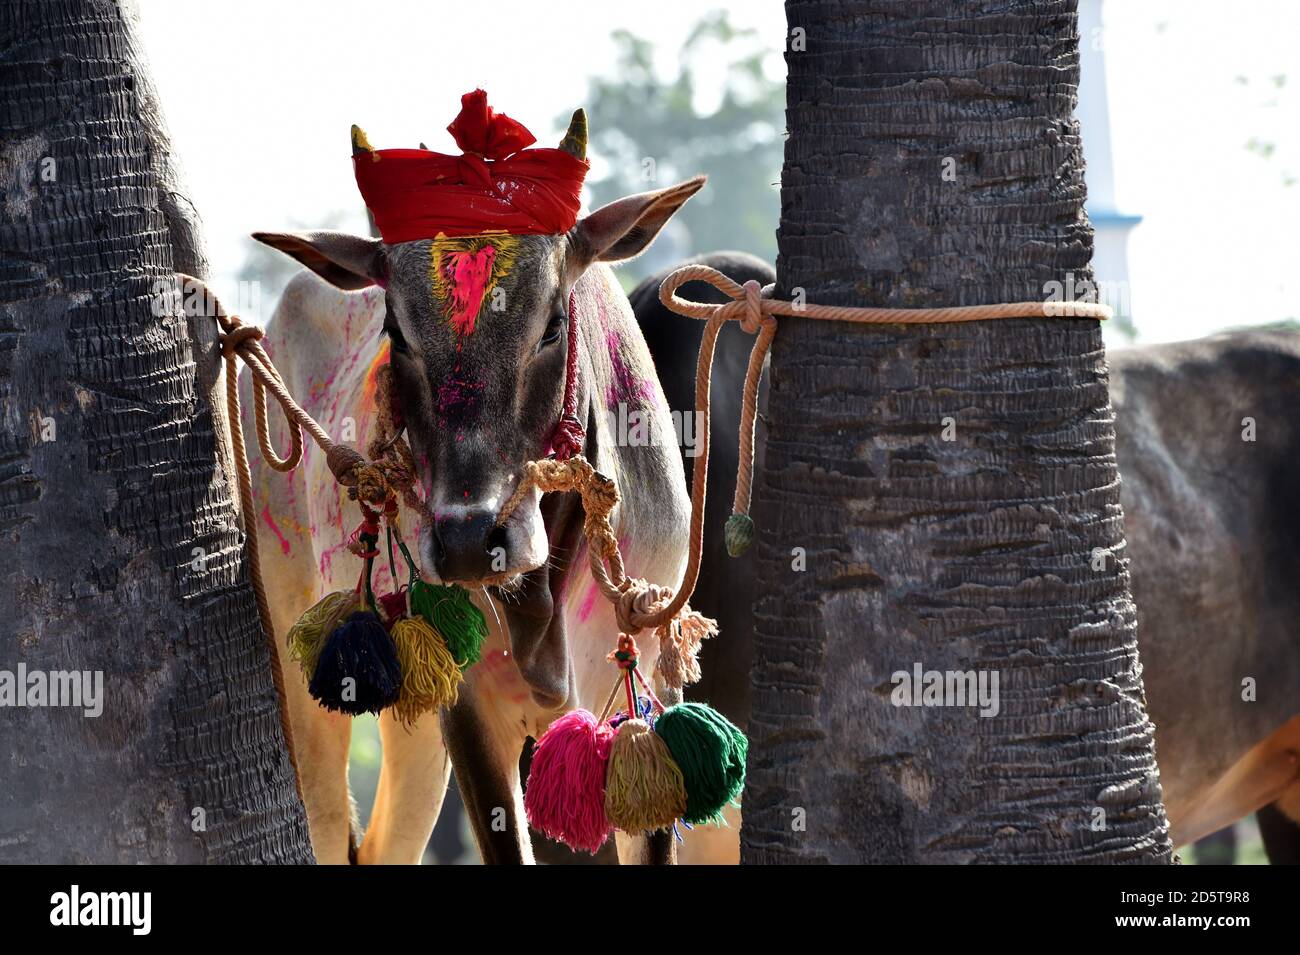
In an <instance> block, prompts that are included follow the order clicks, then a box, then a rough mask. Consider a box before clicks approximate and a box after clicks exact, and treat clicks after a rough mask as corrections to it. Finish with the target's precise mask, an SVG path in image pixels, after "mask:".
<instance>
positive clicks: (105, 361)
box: [0, 0, 311, 863]
mask: <svg viewBox="0 0 1300 955" xmlns="http://www.w3.org/2000/svg"><path fill="white" fill-rule="evenodd" d="M0 49H4V50H5V56H4V60H3V62H2V63H0V88H2V89H3V99H2V101H0V129H2V135H3V143H4V145H3V148H2V149H3V151H2V152H0V187H3V189H4V207H3V213H2V218H0V249H2V250H3V266H2V267H0V303H3V304H0V316H2V318H0V321H2V322H3V326H2V327H0V336H2V338H0V341H3V349H0V410H2V411H3V424H2V425H0V527H2V528H3V531H4V541H5V555H4V567H3V571H2V574H3V587H2V589H0V615H2V616H3V619H4V626H3V627H0V671H7V672H8V673H9V674H11V677H10V684H9V688H10V693H11V695H10V699H9V701H8V702H6V703H5V706H6V707H12V706H14V700H13V696H12V693H13V691H14V689H15V687H14V684H13V677H15V676H16V675H17V671H18V669H19V667H22V668H25V670H26V672H27V674H28V680H29V681H30V680H31V679H32V677H31V674H33V673H41V674H51V673H55V672H57V671H63V672H68V671H88V672H89V673H90V674H91V676H90V678H89V680H90V682H89V684H83V685H82V689H83V690H85V689H89V690H90V693H91V695H93V694H94V680H95V677H94V674H95V673H96V672H98V673H101V674H102V697H101V700H102V712H101V713H100V714H99V715H97V716H96V715H93V713H94V709H95V707H94V706H89V707H88V706H87V705H85V704H86V703H87V702H88V700H87V698H86V697H83V698H82V703H83V705H82V706H81V707H55V706H50V705H44V706H24V707H22V708H13V709H6V710H5V711H4V712H3V714H0V753H3V758H4V762H3V763H2V764H0V765H2V766H3V769H0V861H4V862H94V863H108V862H122V863H128V862H309V861H310V860H311V850H310V844H309V842H308V839H307V830H306V821H305V818H304V815H303V811H302V806H301V803H300V801H299V800H298V798H297V795H296V792H295V787H294V780H293V774H292V768H291V766H290V763H289V759H288V756H287V751H286V749H285V745H284V739H283V736H282V734H281V728H280V721H279V705H278V701H277V699H276V696H275V692H274V689H273V686H272V672H271V665H270V660H269V658H268V652H267V647H266V644H265V642H264V636H263V633H262V629H261V626H260V624H259V621H258V617H257V609H256V605H255V603H254V599H253V595H252V592H251V590H250V588H249V586H248V579H247V567H246V564H245V561H244V550H243V534H242V531H241V529H240V527H239V525H238V523H237V520H236V508H235V506H234V498H233V495H232V484H231V481H230V480H229V473H230V472H229V471H228V470H227V469H226V468H225V467H223V465H222V463H220V461H219V458H218V449H219V447H220V442H219V439H218V437H217V434H216V430H215V429H216V427H217V426H216V424H215V423H214V410H213V405H212V401H211V393H210V389H211V388H212V387H213V385H215V381H216V372H217V369H218V357H219V356H218V355H217V354H216V353H214V351H213V347H212V346H213V343H214V333H215V330H214V328H213V327H212V325H213V323H212V321H211V319H208V320H206V321H204V320H203V319H201V318H199V319H195V320H194V325H193V333H192V332H191V329H190V327H188V325H187V321H186V319H185V317H184V316H183V315H182V314H181V312H180V310H179V308H176V307H168V308H159V303H160V297H159V295H158V291H159V289H165V288H166V285H167V282H168V281H169V280H170V278H171V275H172V272H173V270H175V269H177V268H181V269H185V270H195V269H202V268H203V264H204V259H203V253H202V242H201V239H200V237H199V235H198V232H197V230H196V228H195V224H194V219H193V216H192V214H189V213H188V212H187V211H186V204H185V202H184V201H183V198H182V196H183V193H182V192H181V190H180V189H179V187H178V184H177V183H176V182H175V181H174V170H173V168H172V163H171V162H170V159H169V158H168V148H167V143H166V139H165V134H164V133H163V132H162V124H161V118H160V114H159V113H158V112H157V104H156V99H155V97H154V95H153V91H152V87H151V86H150V84H149V81H148V75H147V72H146V71H145V70H144V69H143V64H142V63H141V62H140V60H139V56H138V52H137V48H136V46H135V40H134V37H133V35H132V29H131V23H130V14H129V13H127V12H124V11H123V9H121V8H120V7H119V5H118V4H117V3H113V2H109V0H9V2H6V3H5V4H4V5H3V6H0ZM37 682H39V678H37ZM63 685H64V688H65V689H66V690H69V692H70V684H66V683H65V684H63ZM16 689H17V691H18V692H19V693H20V694H23V696H24V699H25V701H26V702H28V703H31V702H34V701H35V700H36V699H37V697H35V696H33V695H32V691H31V684H30V683H29V684H28V685H27V686H26V687H24V686H22V685H19V686H18V687H17V688H16ZM4 700H5V696H4V674H3V673H0V702H3V701H4ZM48 701H51V700H49V698H48V697H47V702H48Z"/></svg>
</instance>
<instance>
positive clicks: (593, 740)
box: [524, 633, 749, 852]
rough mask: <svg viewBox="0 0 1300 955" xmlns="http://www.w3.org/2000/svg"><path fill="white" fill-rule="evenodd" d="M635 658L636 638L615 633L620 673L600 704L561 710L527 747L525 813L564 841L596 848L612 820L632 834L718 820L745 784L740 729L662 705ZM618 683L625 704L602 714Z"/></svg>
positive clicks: (702, 710)
mask: <svg viewBox="0 0 1300 955" xmlns="http://www.w3.org/2000/svg"><path fill="white" fill-rule="evenodd" d="M637 657H638V651H637V647H636V643H635V641H633V639H632V638H631V637H630V636H628V635H627V634H625V633H620V634H619V636H618V646H617V648H616V649H615V650H614V652H612V653H610V655H609V659H610V661H611V662H612V663H615V664H617V666H618V667H619V669H620V670H621V671H622V672H621V673H620V674H619V678H618V681H617V682H616V683H615V684H614V688H613V690H612V691H611V692H610V695H609V699H608V701H606V703H605V708H604V711H603V712H602V713H601V715H600V716H599V717H598V716H595V715H594V714H592V713H591V712H589V711H587V710H574V711H572V712H570V713H567V714H565V715H564V716H562V717H560V718H559V719H558V720H556V721H555V722H554V723H552V724H551V727H550V729H548V730H547V731H546V732H545V733H544V734H543V735H542V738H541V739H540V740H538V743H537V747H536V749H535V750H534V752H533V764H532V768H531V770H530V772H529V775H528V784H527V786H526V788H525V789H524V809H525V811H526V813H527V815H528V821H529V823H531V824H532V826H533V828H535V829H538V830H540V831H541V832H543V833H545V834H546V835H547V836H549V837H550V838H552V839H556V840H558V841H560V842H563V843H564V844H566V845H567V846H569V847H570V848H572V849H577V850H582V851H586V852H595V851H596V850H597V849H599V848H600V847H601V845H603V844H604V842H605V839H606V838H607V837H608V834H609V830H610V828H611V827H613V828H618V829H622V830H623V831H625V832H630V833H640V832H646V831H653V830H656V829H675V827H676V823H677V820H678V819H682V820H684V821H685V822H687V823H703V822H721V815H722V810H723V808H724V807H725V806H726V805H727V804H728V803H729V802H732V801H734V800H735V799H737V798H738V797H739V795H740V791H741V789H742V787H743V786H744V783H745V759H746V757H747V755H748V750H749V744H748V741H747V740H746V739H745V735H744V734H743V733H741V731H740V730H739V729H737V728H736V726H734V725H733V724H732V723H731V722H730V721H729V720H727V719H726V718H725V717H724V716H722V715H721V714H720V713H718V712H717V711H716V710H714V709H712V708H710V707H708V706H705V705H703V704H700V703H679V704H678V705H676V706H673V707H667V708H665V707H664V705H663V703H661V702H660V701H659V698H658V697H657V696H655V692H654V690H652V689H651V688H650V686H649V684H647V683H646V681H645V680H644V678H642V676H641V674H640V673H639V672H638V671H637ZM638 683H639V684H640V686H641V689H642V690H644V691H645V693H646V697H647V698H648V699H646V700H644V702H645V705H644V706H643V705H642V702H643V700H642V699H640V698H638V695H637V692H636V685H637V684H638ZM620 689H622V690H623V691H624V694H625V700H626V705H627V710H626V712H625V713H620V714H617V715H615V716H614V717H613V718H612V719H606V716H608V715H609V712H610V709H611V707H612V706H613V705H614V700H615V699H616V698H617V697H618V695H619V690H620Z"/></svg>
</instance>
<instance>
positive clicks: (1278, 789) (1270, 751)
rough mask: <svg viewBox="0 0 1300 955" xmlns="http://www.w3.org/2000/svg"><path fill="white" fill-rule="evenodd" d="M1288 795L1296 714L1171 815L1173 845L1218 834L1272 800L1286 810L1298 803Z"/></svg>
mask: <svg viewBox="0 0 1300 955" xmlns="http://www.w3.org/2000/svg"><path fill="white" fill-rule="evenodd" d="M1293 793H1300V716H1296V717H1293V718H1292V719H1290V720H1288V721H1287V722H1286V723H1284V724H1283V725H1282V726H1281V727H1279V728H1278V729H1277V730H1276V731H1274V732H1273V733H1272V735H1270V736H1268V737H1267V738H1265V739H1263V740H1261V741H1260V742H1259V743H1256V744H1255V745H1254V746H1253V747H1251V749H1250V751H1249V752H1248V753H1246V755H1245V756H1243V757H1242V758H1241V759H1239V760H1237V762H1236V763H1234V764H1233V766H1232V768H1231V769H1229V770H1228V772H1227V773H1225V774H1224V776H1223V778H1221V779H1219V780H1216V781H1215V782H1214V784H1213V785H1211V786H1208V787H1206V788H1205V790H1204V791H1203V792H1201V793H1199V794H1197V797H1196V798H1195V799H1194V800H1192V801H1191V803H1190V804H1189V805H1188V806H1186V807H1182V811H1181V812H1179V813H1178V814H1177V815H1171V816H1170V820H1169V823H1170V828H1171V830H1172V832H1173V838H1174V845H1176V846H1177V845H1186V844H1188V843H1191V842H1195V841H1196V840H1197V839H1201V838H1203V837H1204V836H1208V835H1209V834H1210V833H1212V832H1218V831H1219V830H1220V829H1222V828H1223V827H1224V826H1227V825H1231V824H1232V823H1234V822H1236V821H1237V820H1238V819H1240V818H1241V817H1242V816H1245V815H1247V814H1249V813H1252V812H1255V811H1256V810H1258V809H1260V808H1261V807H1263V806H1267V805H1268V804H1269V803H1273V802H1277V803H1278V804H1279V806H1280V807H1281V808H1283V810H1284V811H1285V809H1286V806H1287V805H1288V800H1289V799H1296V802H1297V803H1300V798H1297V797H1295V796H1292V794H1293ZM1296 808H1297V810H1300V805H1297V807H1296ZM1296 815H1300V811H1297V813H1296Z"/></svg>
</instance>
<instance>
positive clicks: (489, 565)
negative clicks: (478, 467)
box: [433, 509, 507, 581]
mask: <svg viewBox="0 0 1300 955" xmlns="http://www.w3.org/2000/svg"><path fill="white" fill-rule="evenodd" d="M496 518H497V514H496V511H490V510H485V509H457V511H456V512H453V513H451V514H446V515H442V516H439V517H438V519H437V520H436V521H435V522H434V525H433V527H434V535H433V536H434V541H433V544H434V548H433V549H434V554H433V561H434V567H435V569H436V570H437V571H438V576H439V577H440V578H442V579H443V580H446V581H451V580H470V581H476V580H482V579H484V578H485V577H494V576H496V575H498V574H500V573H502V572H503V571H504V570H505V569H506V559H507V554H506V531H505V528H503V527H499V526H498V525H497V522H496Z"/></svg>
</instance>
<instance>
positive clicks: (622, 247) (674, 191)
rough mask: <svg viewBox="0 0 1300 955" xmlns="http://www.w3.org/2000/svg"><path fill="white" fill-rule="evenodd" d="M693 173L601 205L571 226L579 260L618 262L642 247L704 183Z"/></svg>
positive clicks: (585, 263)
mask: <svg viewBox="0 0 1300 955" xmlns="http://www.w3.org/2000/svg"><path fill="white" fill-rule="evenodd" d="M705 178H706V177H704V176H696V177H695V178H694V179H688V180H686V181H685V182H681V183H678V184H677V185H675V186H669V187H668V188H667V189H659V190H656V191H655V192H640V193H637V194H636V195H634V196H625V197H624V198H622V199H619V200H617V201H615V202H611V203H610V204H609V205H607V206H601V207H600V208H599V209H597V210H596V211H595V212H593V213H592V214H591V215H589V216H587V217H586V218H585V219H583V220H582V221H581V222H579V223H578V224H577V225H576V226H574V227H573V233H572V237H573V243H574V246H575V248H576V249H577V250H578V258H579V259H580V260H581V262H582V264H583V265H584V266H585V265H589V264H591V263H592V262H622V261H624V260H625V259H631V258H634V257H636V256H638V255H640V254H641V253H642V252H644V251H645V250H646V248H647V247H648V246H649V245H650V243H651V242H653V241H654V237H655V236H656V235H658V234H659V230H660V229H662V228H663V225H664V223H665V222H667V221H668V220H669V219H671V218H672V216H673V213H674V212H676V211H677V210H678V209H680V208H681V207H682V204H683V203H685V202H686V200H687V199H689V198H690V197H691V196H693V195H695V194H696V193H697V192H699V191H700V187H701V186H703V185H704V181H705Z"/></svg>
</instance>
